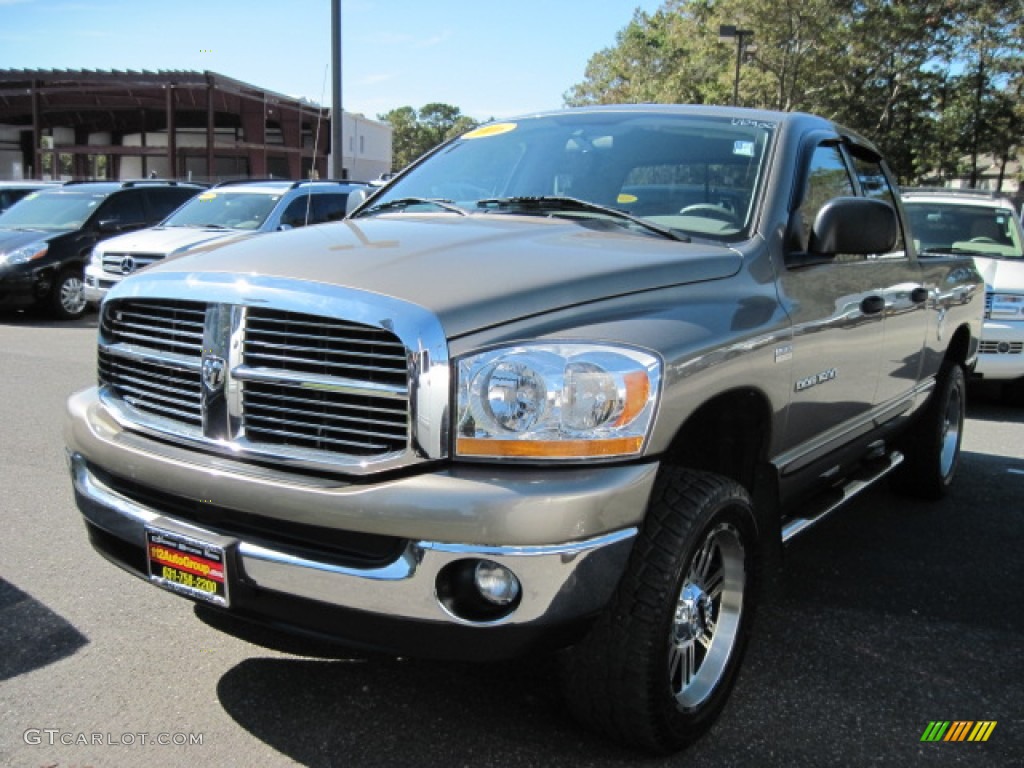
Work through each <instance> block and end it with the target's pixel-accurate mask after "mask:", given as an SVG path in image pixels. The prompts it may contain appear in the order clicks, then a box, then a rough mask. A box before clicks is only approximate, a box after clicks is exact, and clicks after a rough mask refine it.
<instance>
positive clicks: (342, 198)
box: [313, 192, 348, 223]
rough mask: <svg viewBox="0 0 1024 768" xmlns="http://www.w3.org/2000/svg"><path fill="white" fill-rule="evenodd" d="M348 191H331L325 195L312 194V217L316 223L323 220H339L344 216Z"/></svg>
mask: <svg viewBox="0 0 1024 768" xmlns="http://www.w3.org/2000/svg"><path fill="white" fill-rule="evenodd" d="M347 200H348V193H347V192H344V193H337V192H331V193H329V194H326V195H314V196H313V211H314V218H315V219H316V221H317V223H320V222H324V221H341V220H342V219H343V218H345V202H346V201H347Z"/></svg>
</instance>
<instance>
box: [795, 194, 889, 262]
mask: <svg viewBox="0 0 1024 768" xmlns="http://www.w3.org/2000/svg"><path fill="white" fill-rule="evenodd" d="M899 232H900V228H899V221H898V220H897V218H896V211H895V210H894V209H893V207H892V206H891V205H889V204H888V203H886V202H883V201H881V200H874V199H870V198H865V197H837V198H835V199H834V200H829V201H828V202H827V203H825V205H823V206H822V208H821V210H820V211H818V215H817V217H815V219H814V226H813V227H812V228H811V240H810V244H809V245H808V250H809V251H810V252H811V254H814V255H823V256H824V255H829V256H831V255H835V254H837V253H853V254H862V255H867V254H869V253H887V252H889V251H891V250H892V249H893V247H894V246H895V245H896V241H897V239H899Z"/></svg>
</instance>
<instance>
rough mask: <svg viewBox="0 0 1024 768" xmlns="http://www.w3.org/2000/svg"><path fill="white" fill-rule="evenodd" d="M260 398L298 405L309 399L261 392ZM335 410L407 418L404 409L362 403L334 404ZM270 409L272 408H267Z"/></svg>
mask: <svg viewBox="0 0 1024 768" xmlns="http://www.w3.org/2000/svg"><path fill="white" fill-rule="evenodd" d="M259 398H260V399H261V400H272V401H274V402H285V403H297V404H305V403H307V402H308V398H302V397H289V396H288V395H282V394H277V393H271V392H260V393H259ZM333 405H334V407H335V408H339V409H342V410H345V409H348V410H353V411H359V412H360V413H366V412H369V413H381V414H385V415H392V416H394V417H395V418H396V419H404V418H405V417H406V413H405V409H403V408H383V407H381V406H372V405H365V404H360V403H340V402H338V403H334V404H333ZM267 407H270V406H267Z"/></svg>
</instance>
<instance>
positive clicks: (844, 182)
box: [799, 144, 853, 250]
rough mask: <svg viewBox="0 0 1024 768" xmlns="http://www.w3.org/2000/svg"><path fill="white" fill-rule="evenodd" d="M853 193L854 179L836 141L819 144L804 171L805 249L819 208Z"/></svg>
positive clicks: (801, 213)
mask: <svg viewBox="0 0 1024 768" xmlns="http://www.w3.org/2000/svg"><path fill="white" fill-rule="evenodd" d="M851 195H853V181H852V180H851V179H850V173H849V170H848V169H847V167H846V162H845V161H844V160H843V155H842V152H841V151H840V150H839V147H838V146H837V145H835V144H821V145H819V146H818V147H817V148H816V149H815V150H814V155H813V156H812V157H811V163H810V166H809V168H808V171H807V184H806V187H805V191H804V198H803V202H802V203H801V204H800V209H799V215H800V224H801V227H802V229H803V232H802V233H801V235H800V239H801V242H800V248H801V249H802V250H807V248H808V242H809V240H810V234H811V227H812V226H813V225H814V219H815V218H816V217H817V215H818V211H820V210H821V209H822V206H824V205H825V203H827V202H828V201H829V200H831V199H833V198H835V197H849V196H851Z"/></svg>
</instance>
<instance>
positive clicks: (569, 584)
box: [69, 453, 637, 626]
mask: <svg viewBox="0 0 1024 768" xmlns="http://www.w3.org/2000/svg"><path fill="white" fill-rule="evenodd" d="M69 459H70V466H71V474H72V479H73V482H74V487H75V491H76V495H77V497H78V501H79V507H80V509H81V511H82V514H83V515H84V517H85V518H86V520H88V522H89V523H91V524H92V525H94V526H96V527H98V528H100V529H102V530H104V531H105V532H107V533H108V534H111V535H113V536H115V537H117V538H118V539H121V540H122V541H124V542H126V543H128V544H130V545H133V546H136V547H138V548H139V550H140V551H142V550H143V549H144V548H145V530H146V528H147V527H154V528H160V529H165V530H170V531H174V532H177V533H181V534H185V535H191V536H193V537H196V538H199V539H202V540H206V541H211V542H217V543H219V544H222V545H226V546H227V547H230V548H236V551H237V562H238V563H240V566H241V570H242V572H243V573H242V576H243V577H244V578H245V579H246V581H247V582H249V583H250V584H251V585H253V586H256V587H260V588H263V589H266V590H272V591H274V592H277V593H282V594H285V595H289V596H294V597H300V598H306V599H311V600H316V601H318V602H320V603H326V604H329V605H333V606H337V607H340V608H348V609H355V610H360V611H367V612H370V613H375V614H380V615H386V616H387V617H388V618H398V619H411V620H426V621H433V622H446V623H452V624H460V625H466V626H483V625H486V626H491V625H497V624H502V625H534V624H556V623H561V622H569V621H572V620H574V619H576V618H579V617H582V616H586V615H588V614H592V613H594V612H596V611H597V610H599V609H600V608H601V607H602V606H603V605H604V604H605V603H606V602H607V600H608V599H609V598H610V596H611V593H612V590H613V589H614V587H615V585H616V584H617V582H618V580H619V577H620V575H621V573H622V570H623V568H624V567H625V563H626V559H627V558H628V555H629V551H630V548H631V546H632V541H633V538H634V536H635V535H636V532H637V530H636V528H635V527H630V528H625V529H622V530H618V531H614V532H610V533H607V534H604V535H601V536H597V537H593V538H589V539H586V540H583V541H574V542H568V543H564V544H553V545H544V546H515V547H502V546H481V545H464V544H452V543H442V542H436V541H409V542H408V543H407V545H406V546H405V548H404V551H402V553H401V554H400V556H399V557H397V558H396V559H395V560H394V561H393V562H391V563H388V564H386V565H384V566H381V567H376V568H366V569H362V568H348V567H341V566H338V565H334V564H331V563H324V562H317V561H315V560H312V559H304V558H300V557H296V556H294V555H291V554H287V553H284V552H278V551H275V550H273V549H270V548H267V547H263V546H257V545H255V544H253V543H251V542H247V541H244V540H240V539H225V537H223V536H221V535H219V534H217V533H214V532H212V531H207V530H204V529H202V528H201V527H198V526H195V525H192V524H191V523H187V522H184V521H182V520H178V519H175V518H173V517H169V516H166V515H162V514H160V513H159V512H158V511H156V510H154V509H152V508H149V507H147V506H144V505H142V504H140V503H138V502H136V501H134V500H132V499H130V498H128V497H126V496H124V495H122V494H120V493H118V492H117V491H115V490H113V489H111V488H110V487H108V486H107V485H105V484H104V483H103V482H102V480H100V478H98V477H97V476H96V475H95V474H94V473H93V472H91V471H90V469H89V466H88V463H87V462H86V460H85V458H84V457H83V456H82V455H81V454H78V453H70V454H69ZM472 558H480V559H487V560H491V561H494V562H498V563H500V564H502V565H504V566H505V567H506V568H509V569H510V570H511V571H512V572H513V573H515V574H516V576H517V577H518V579H519V580H520V583H521V584H522V600H521V602H520V604H519V605H518V607H517V608H516V610H515V611H513V612H512V613H511V614H510V615H508V616H505V617H504V618H502V619H500V620H497V621H492V622H471V621H466V620H464V619H461V618H459V617H457V616H454V615H452V614H451V613H449V612H448V611H446V610H445V609H444V607H443V606H442V604H441V602H440V601H439V599H438V597H437V589H436V584H437V579H438V575H439V573H440V572H441V570H442V569H443V568H444V567H445V566H446V565H448V564H449V563H452V562H454V561H457V560H465V559H472ZM122 565H124V564H123V563H122ZM129 570H132V569H130V568H129ZM133 572H135V571H133ZM135 573H136V575H140V576H143V577H144V576H145V574H140V573H138V572H135Z"/></svg>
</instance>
